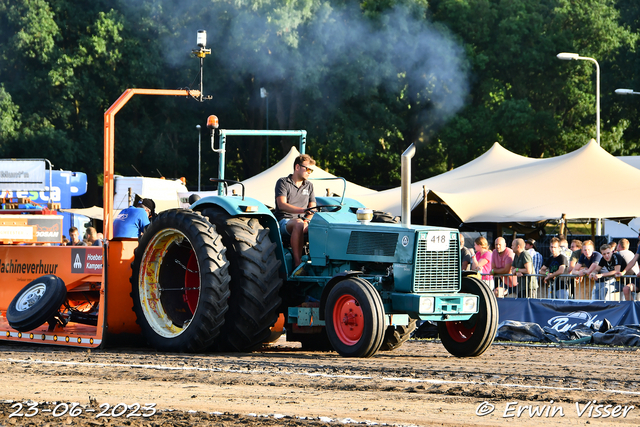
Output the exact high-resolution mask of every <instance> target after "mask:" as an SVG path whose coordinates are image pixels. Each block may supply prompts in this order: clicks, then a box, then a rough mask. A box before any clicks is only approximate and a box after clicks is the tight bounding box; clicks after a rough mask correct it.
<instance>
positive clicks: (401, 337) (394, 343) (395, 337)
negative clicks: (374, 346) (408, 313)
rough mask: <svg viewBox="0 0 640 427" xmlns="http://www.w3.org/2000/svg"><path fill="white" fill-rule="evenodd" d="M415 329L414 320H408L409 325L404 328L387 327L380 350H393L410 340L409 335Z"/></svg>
mask: <svg viewBox="0 0 640 427" xmlns="http://www.w3.org/2000/svg"><path fill="white" fill-rule="evenodd" d="M415 329H416V319H409V324H408V325H406V326H393V325H389V326H387V330H386V332H385V334H384V341H383V342H382V346H381V347H380V350H382V351H390V350H395V349H396V348H398V347H400V346H401V345H402V344H404V343H405V342H407V341H408V340H409V338H411V334H412V333H413V331H415Z"/></svg>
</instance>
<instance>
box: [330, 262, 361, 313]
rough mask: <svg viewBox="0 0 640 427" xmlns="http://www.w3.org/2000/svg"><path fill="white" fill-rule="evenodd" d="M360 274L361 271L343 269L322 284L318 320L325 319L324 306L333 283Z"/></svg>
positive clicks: (335, 283)
mask: <svg viewBox="0 0 640 427" xmlns="http://www.w3.org/2000/svg"><path fill="white" fill-rule="evenodd" d="M361 274H363V272H362V271H357V270H351V271H343V272H341V273H338V274H336V275H335V276H333V277H332V278H331V279H330V280H329V281H328V282H327V284H326V285H324V289H323V290H322V296H321V297H320V320H325V319H324V307H325V305H326V303H327V297H328V296H329V292H331V289H333V287H334V286H335V285H337V284H338V283H340V282H342V281H343V280H346V279H348V278H350V277H357V276H360V275H361Z"/></svg>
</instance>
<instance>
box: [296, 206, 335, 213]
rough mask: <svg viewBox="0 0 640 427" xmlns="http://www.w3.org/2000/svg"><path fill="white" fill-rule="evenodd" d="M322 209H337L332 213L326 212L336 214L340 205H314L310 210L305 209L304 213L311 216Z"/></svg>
mask: <svg viewBox="0 0 640 427" xmlns="http://www.w3.org/2000/svg"><path fill="white" fill-rule="evenodd" d="M323 208H338V209H334V210H332V211H328V212H337V211H339V210H340V209H341V208H342V205H316V206H313V207H311V208H307V209H305V210H304V213H305V214H312V213H314V212H319V211H320V209H323Z"/></svg>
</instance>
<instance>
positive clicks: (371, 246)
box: [347, 231, 398, 256]
mask: <svg viewBox="0 0 640 427" xmlns="http://www.w3.org/2000/svg"><path fill="white" fill-rule="evenodd" d="M397 245H398V233H370V232H366V231H352V232H351V235H350V236H349V245H348V246H347V253H348V254H350V255H373V256H394V255H395V254H396V246H397Z"/></svg>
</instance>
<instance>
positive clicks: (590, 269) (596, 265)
mask: <svg viewBox="0 0 640 427" xmlns="http://www.w3.org/2000/svg"><path fill="white" fill-rule="evenodd" d="M600 268H601V267H600V265H599V264H596V263H595V262H592V263H591V266H590V267H589V268H588V269H587V271H586V272H585V273H584V274H591V273H593V272H595V271H596V269H598V271H600Z"/></svg>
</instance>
